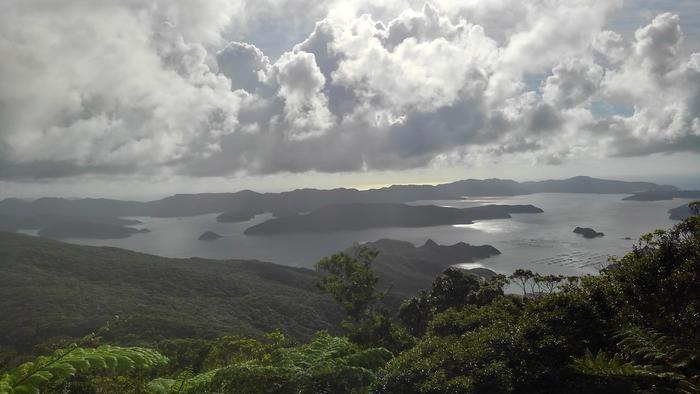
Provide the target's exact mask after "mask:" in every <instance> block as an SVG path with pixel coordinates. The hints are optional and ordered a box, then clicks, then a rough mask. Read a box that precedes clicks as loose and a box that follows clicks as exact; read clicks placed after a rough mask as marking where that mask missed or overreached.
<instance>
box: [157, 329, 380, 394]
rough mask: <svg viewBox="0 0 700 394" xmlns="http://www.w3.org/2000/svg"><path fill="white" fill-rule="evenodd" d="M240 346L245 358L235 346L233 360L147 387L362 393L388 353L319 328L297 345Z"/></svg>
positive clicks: (187, 390) (160, 389) (181, 390)
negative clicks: (354, 342)
mask: <svg viewBox="0 0 700 394" xmlns="http://www.w3.org/2000/svg"><path fill="white" fill-rule="evenodd" d="M239 344H240V343H239ZM278 346H280V347H278ZM243 348H245V349H246V350H245V351H244V353H246V354H248V355H249V357H248V358H246V357H244V356H243V355H242V353H240V352H239V349H240V347H238V348H237V349H234V351H233V353H235V354H237V355H238V357H237V359H236V361H235V362H233V363H231V364H229V365H227V366H223V367H218V368H215V369H212V370H211V371H208V372H205V373H203V374H199V375H195V376H181V377H178V378H176V379H162V378H161V379H156V380H153V381H151V382H150V383H149V384H148V386H147V387H148V390H149V392H151V393H154V394H156V393H159V394H160V393H213V392H236V393H341V392H348V393H349V392H363V391H366V389H367V388H368V387H369V385H370V384H371V383H372V382H373V381H374V379H375V375H376V371H377V370H378V369H379V368H381V367H382V366H383V365H384V364H385V363H386V362H387V361H388V360H389V359H390V358H391V357H392V354H391V353H390V352H389V351H387V350H386V349H382V348H370V349H361V348H359V347H358V346H357V345H354V344H353V343H352V342H350V340H348V339H347V338H339V337H333V336H330V335H328V334H326V333H323V332H321V333H319V334H318V335H317V336H316V338H314V340H312V341H311V342H309V343H308V344H304V345H301V346H297V347H286V346H284V342H279V341H278V342H274V343H272V342H271V343H270V344H268V345H262V344H261V345H260V346H255V345H253V344H251V343H248V344H246V345H244V346H243ZM251 349H254V350H253V351H252V352H251V351H250V350H251Z"/></svg>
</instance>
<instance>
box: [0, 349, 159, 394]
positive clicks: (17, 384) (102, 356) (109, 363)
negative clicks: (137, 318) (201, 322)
mask: <svg viewBox="0 0 700 394" xmlns="http://www.w3.org/2000/svg"><path fill="white" fill-rule="evenodd" d="M167 362H168V358H167V357H165V356H163V355H162V354H160V353H158V352H157V351H155V350H151V349H146V348H140V347H119V346H109V345H104V346H100V347H97V348H80V347H77V346H76V347H73V348H70V349H59V350H57V351H56V352H55V353H54V354H53V355H52V356H41V357H38V358H37V359H36V360H34V361H31V362H27V363H24V364H22V365H20V366H18V367H17V368H15V369H13V370H11V371H10V372H8V373H6V374H5V375H3V376H2V377H0V394H21V393H39V389H40V388H41V387H42V386H43V385H45V384H46V383H48V382H51V381H56V380H60V379H65V378H68V377H71V376H75V375H76V374H78V373H95V372H103V371H109V372H114V373H123V372H127V371H129V370H132V369H145V368H150V367H153V366H156V365H162V364H165V363H167Z"/></svg>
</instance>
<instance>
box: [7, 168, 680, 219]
mask: <svg viewBox="0 0 700 394" xmlns="http://www.w3.org/2000/svg"><path fill="white" fill-rule="evenodd" d="M644 191H660V192H663V193H673V192H675V191H677V189H676V188H675V187H673V186H660V185H657V184H654V183H649V182H623V181H612V180H605V179H596V178H591V177H584V176H579V177H574V178H570V179H564V180H547V181H538V182H515V181H512V180H503V179H484V180H478V179H467V180H462V181H457V182H452V183H446V184H441V185H436V186H430V185H395V186H389V187H385V188H380V189H370V190H356V189H343V188H341V189H332V190H316V189H299V190H294V191H290V192H283V193H256V192H254V191H250V190H243V191H240V192H236V193H202V194H177V195H174V196H170V197H167V198H163V199H160V200H155V201H149V202H137V201H120V200H110V199H94V198H86V199H64V198H40V199H38V200H34V201H25V200H19V199H14V198H11V199H5V200H2V201H0V229H5V230H12V231H16V230H18V229H40V228H43V227H46V226H48V224H47V223H43V222H42V224H41V225H40V226H38V225H37V224H36V220H35V218H37V217H40V216H42V215H43V216H47V217H55V218H59V219H61V220H72V221H80V222H86V223H104V224H114V225H125V224H124V223H117V221H118V220H119V219H118V218H120V217H128V216H151V217H184V216H195V215H202V214H211V213H219V214H221V215H220V216H219V217H218V218H217V220H219V221H221V222H235V221H246V220H250V219H251V218H253V217H254V216H255V215H257V214H261V213H265V212H272V213H274V214H275V216H277V217H287V216H293V215H294V214H298V213H303V212H309V211H313V210H315V209H318V208H321V207H323V206H326V205H329V204H367V203H395V204H396V203H407V202H413V201H418V200H434V199H442V200H450V199H461V198H462V197H464V196H475V197H477V196H514V195H524V194H532V193H542V192H557V193H638V192H644ZM33 218H34V219H33Z"/></svg>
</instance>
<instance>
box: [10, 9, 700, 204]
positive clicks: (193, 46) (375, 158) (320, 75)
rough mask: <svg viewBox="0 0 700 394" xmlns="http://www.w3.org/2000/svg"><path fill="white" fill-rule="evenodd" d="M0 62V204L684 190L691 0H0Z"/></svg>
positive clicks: (692, 156) (693, 59) (691, 155)
mask: <svg viewBox="0 0 700 394" xmlns="http://www.w3.org/2000/svg"><path fill="white" fill-rule="evenodd" d="M0 59H2V60H1V61H0V198H4V197H29V198H32V197H39V196H70V197H82V196H90V197H118V198H133V199H148V198H157V197H161V196H165V195H169V194H173V193H193V192H208V191H211V192H219V191H236V190H241V189H245V188H247V189H254V190H260V191H281V190H290V189H294V188H299V187H320V188H331V187H357V188H368V187H376V186H384V185H388V184H396V183H421V184H429V183H440V182H448V181H452V180H457V179H465V178H492V177H498V178H510V179H516V180H537V179H546V178H566V177H570V176H575V175H591V176H600V177H606V178H613V179H643V180H653V181H658V182H662V183H672V182H671V181H669V179H676V180H679V181H678V182H681V181H680V179H691V181H689V182H688V183H686V184H688V185H690V186H692V185H693V184H694V183H693V182H696V181H695V180H697V182H698V183H700V179H699V177H698V176H697V175H698V174H700V171H698V169H700V2H698V1H697V0H665V1H661V0H635V1H626V2H625V1H622V0H489V1H485V0H460V1H455V0H434V1H428V2H424V1H413V0H386V1H381V2H377V1H368V0H328V1H322V2H319V1H312V0H255V1H252V0H249V1H241V0H201V1H197V2H193V1H189V0H123V1H116V0H115V1H110V2H99V1H94V0H72V1H64V2H55V1H49V0H6V1H3V2H0ZM664 181H665V182H664ZM682 186H685V185H682Z"/></svg>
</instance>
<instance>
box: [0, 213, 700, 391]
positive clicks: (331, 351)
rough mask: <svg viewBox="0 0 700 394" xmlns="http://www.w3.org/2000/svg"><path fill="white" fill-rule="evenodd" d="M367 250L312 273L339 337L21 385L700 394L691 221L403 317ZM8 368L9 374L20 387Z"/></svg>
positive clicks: (168, 347)
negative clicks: (603, 255)
mask: <svg viewBox="0 0 700 394" xmlns="http://www.w3.org/2000/svg"><path fill="white" fill-rule="evenodd" d="M375 253H376V252H374V251H372V250H370V249H365V248H361V249H359V250H358V251H357V252H356V253H355V254H350V253H341V254H337V255H333V256H329V257H328V258H326V259H324V260H322V261H321V262H320V263H319V264H318V270H319V272H320V273H322V274H323V277H322V278H321V280H320V282H319V286H320V288H322V289H323V290H324V291H327V292H328V293H329V294H330V295H331V296H332V297H333V298H334V299H335V300H336V301H337V302H338V303H339V304H340V305H341V306H342V308H343V309H344V310H345V311H346V319H345V321H344V323H343V327H344V330H345V331H346V332H345V336H343V337H336V336H332V335H330V334H327V333H325V332H319V333H318V334H317V335H316V336H315V337H314V338H313V339H312V340H311V341H310V342H308V343H301V344H299V343H295V342H294V341H290V340H288V339H286V338H285V337H284V336H282V335H281V334H280V333H278V332H271V333H270V334H268V335H267V336H266V337H262V338H257V339H253V338H247V337H241V336H228V337H222V338H219V339H218V340H213V341H205V340H201V339H183V340H172V341H166V342H161V343H154V344H153V346H152V347H153V348H154V350H156V351H158V352H159V353H158V354H162V355H164V356H167V358H168V359H169V362H168V363H167V364H164V365H161V364H162V363H158V362H153V363H151V364H152V365H150V364H149V365H143V366H142V368H135V370H132V371H125V372H123V373H119V372H116V371H114V370H111V369H108V370H107V371H105V370H104V368H96V369H94V370H93V369H89V368H88V369H85V370H78V371H79V372H80V373H77V374H76V376H73V377H71V376H62V375H60V374H59V375H58V376H55V377H47V380H46V381H44V380H42V379H36V380H33V379H24V380H23V382H27V381H29V380H31V381H32V384H36V385H37V386H40V387H44V388H48V389H47V390H45V391H44V392H51V390H53V388H55V387H61V390H64V391H65V390H73V392H113V391H109V388H113V387H116V386H115V385H121V386H119V387H122V388H123V389H122V390H121V391H120V392H127V391H129V390H130V391H134V392H144V391H145V392H152V393H174V392H197V393H206V392H226V393H229V392H240V393H255V392H274V393H330V392H377V393H498V392H515V393H547V392H570V393H596V392H618V393H625V392H669V393H671V392H685V393H698V392H700V218H699V217H691V218H689V219H686V220H684V221H683V222H681V223H679V224H678V225H676V226H675V227H674V228H673V229H670V230H668V231H660V230H659V231H656V232H654V233H652V234H649V235H646V236H644V237H642V239H641V240H640V242H639V244H638V245H637V246H635V248H634V249H633V250H632V251H631V252H630V253H629V254H627V255H626V256H624V257H622V258H620V259H616V260H614V261H612V263H611V265H610V266H609V267H608V268H606V269H604V270H602V271H601V272H600V274H599V275H596V276H585V277H582V278H560V277H553V276H541V275H537V274H535V273H531V272H528V271H519V272H516V273H514V274H513V275H512V276H511V278H510V279H511V280H513V281H517V282H519V283H521V284H522V289H523V293H524V294H523V295H506V294H504V293H503V286H504V285H505V283H506V281H507V278H505V277H504V276H502V275H497V276H494V277H492V278H491V279H489V280H484V279H478V278H476V277H473V276H471V275H469V274H466V273H464V272H463V271H460V270H456V269H448V270H446V271H445V272H444V273H443V274H441V275H439V276H438V277H437V278H436V279H435V281H434V283H433V284H432V286H431V287H430V288H428V289H426V290H424V291H422V292H420V293H419V294H417V295H416V296H415V297H412V298H410V299H408V300H406V301H405V302H404V303H403V305H402V306H401V308H400V309H399V310H398V311H388V310H387V308H386V307H385V306H384V304H383V303H382V299H383V296H384V295H385V291H384V290H383V289H381V288H378V287H377V284H378V277H377V275H376V274H375V273H374V272H373V270H372V262H373V259H374V257H376V256H375ZM28 297H31V295H28ZM94 341H96V342H98V343H99V342H100V341H99V337H95V339H94ZM96 344H97V343H95V344H94V345H96ZM97 349H98V350H96V351H97V352H98V353H99V352H100V350H99V349H105V348H97ZM107 349H108V348H107ZM61 352H62V351H59V353H58V354H62V353H61ZM107 356H108V355H105V356H104V357H107ZM152 356H153V360H156V361H158V360H161V361H162V360H163V359H162V358H161V357H159V356H156V355H155V354H153V355H152ZM54 357H55V356H54ZM0 362H1V361H0ZM98 363H99V362H98ZM12 364H13V362H9V363H8V365H7V366H6V367H5V369H7V370H8V371H10V372H8V375H6V376H13V378H12V379H23V377H22V376H23V375H22V374H23V373H24V374H25V375H26V372H22V370H21V368H23V367H21V366H20V367H19V368H20V370H19V371H18V370H17V369H12V367H13V365H12ZM0 368H1V367H0ZM148 368H150V369H148ZM25 369H26V367H25ZM0 379H4V380H0V382H2V381H7V380H8V378H7V377H5V378H0ZM5 387H7V385H6V386H5ZM127 389H128V390H127ZM2 390H5V391H6V392H13V391H12V388H10V389H7V388H3V386H0V392H2ZM18 392H19V391H18ZM29 392H31V391H29ZM55 392H62V391H60V390H57V391H55Z"/></svg>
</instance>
